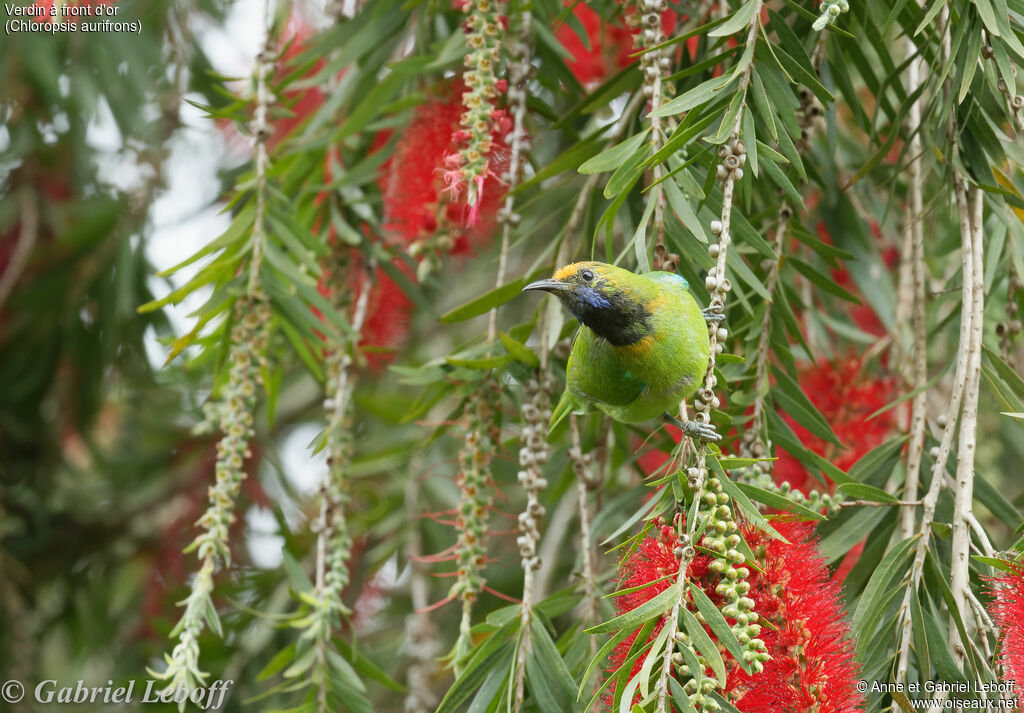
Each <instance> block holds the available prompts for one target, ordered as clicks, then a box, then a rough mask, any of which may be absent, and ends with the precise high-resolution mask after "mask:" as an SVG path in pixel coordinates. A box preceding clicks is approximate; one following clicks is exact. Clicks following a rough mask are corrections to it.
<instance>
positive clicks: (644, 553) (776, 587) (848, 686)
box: [610, 519, 862, 713]
mask: <svg viewBox="0 0 1024 713" xmlns="http://www.w3.org/2000/svg"><path fill="white" fill-rule="evenodd" d="M772 524H773V526H774V527H775V528H776V529H777V530H778V531H779V532H780V533H781V534H782V535H783V537H785V538H786V539H787V540H788V543H785V542H782V541H780V540H775V539H771V538H769V537H768V536H766V535H764V534H763V533H761V532H760V531H758V530H756V529H755V528H753V527H749V526H744V528H743V536H744V539H745V540H746V541H747V543H748V544H749V545H750V547H751V548H752V549H753V550H754V551H755V552H763V553H764V554H763V556H762V557H760V558H759V566H760V567H761V570H763V571H758V570H754V569H751V573H750V576H749V577H748V579H747V580H746V581H747V582H748V583H749V584H750V589H749V592H748V594H747V596H749V597H750V598H751V599H753V600H754V602H755V605H754V609H753V610H754V611H755V612H757V614H758V615H759V617H760V619H759V620H760V621H762V622H763V623H765V624H770V626H763V628H762V629H761V634H760V637H761V639H762V641H764V643H765V646H766V649H767V652H768V653H769V654H770V655H771V657H772V658H771V660H769V661H768V662H767V663H766V664H765V666H764V671H763V672H761V673H754V674H747V673H745V672H744V671H743V669H742V668H740V666H739V665H738V664H737V662H736V661H735V660H733V659H732V658H731V656H730V655H729V654H728V653H724V654H723V655H724V657H725V660H726V680H725V686H724V688H725V692H726V695H727V696H728V698H729V699H730V700H731V702H732V703H733V704H734V705H735V706H736V708H737V709H738V710H740V711H743V712H744V713H797V712H799V713H805V712H807V711H815V713H856V712H857V711H860V710H862V708H861V706H862V699H861V697H860V695H859V694H858V693H857V691H856V685H855V684H856V679H857V676H858V669H857V666H856V664H855V662H854V660H853V645H852V643H851V642H850V640H849V627H848V626H847V624H846V622H845V621H844V619H843V612H842V606H841V597H840V592H839V585H838V584H837V583H835V582H834V581H832V580H830V579H829V575H828V569H827V567H826V565H825V560H824V558H823V557H822V555H821V553H820V552H819V551H818V545H817V543H816V542H815V540H814V539H813V537H812V532H813V526H812V525H811V524H809V523H806V522H799V521H794V520H782V519H780V520H776V521H774V522H773V523H772ZM677 543H678V540H677V539H676V535H675V531H674V529H673V528H671V527H662V528H661V530H660V533H659V537H656V538H655V537H648V538H646V539H645V540H643V541H642V542H641V543H640V546H639V547H638V548H637V549H636V550H635V551H634V552H633V553H632V554H630V555H628V556H627V557H626V558H624V559H623V561H622V562H621V563H620V566H619V569H620V575H619V588H620V589H627V588H632V587H638V586H642V585H643V584H646V583H651V584H650V586H648V587H644V588H643V589H640V590H639V591H636V592H632V593H630V594H625V595H623V596H621V597H619V598H618V599H617V600H616V609H617V611H618V612H619V613H620V614H622V613H625V612H627V611H631V610H632V609H635V608H636V607H638V606H640V605H641V604H644V603H645V602H647V601H650V600H651V599H652V598H653V597H655V596H657V595H658V594H659V593H661V592H663V591H664V590H665V589H667V588H668V587H669V586H671V583H672V579H671V578H667V579H665V580H664V581H660V582H659V581H656V580H658V579H660V578H662V577H665V575H667V574H672V573H674V572H677V571H678V568H679V560H678V559H677V558H676V556H675V554H674V550H675V548H676V546H677ZM709 561H710V558H709V557H708V556H706V555H698V556H697V557H696V558H695V559H694V561H693V562H692V563H691V564H690V567H689V570H688V571H687V574H688V578H689V579H690V581H692V582H695V583H696V584H698V585H699V586H700V587H701V589H702V590H704V592H705V593H706V594H707V595H708V597H709V598H710V599H711V600H712V601H714V602H715V603H716V604H721V597H720V596H719V595H718V594H717V593H716V591H715V590H716V587H717V585H718V577H719V575H717V574H714V573H713V572H712V571H711V570H710V569H708V562H709ZM662 625H663V624H662V623H659V624H658V625H657V626H656V627H655V629H654V633H653V634H652V637H653V636H655V635H656V634H657V633H658V631H659V630H660V628H661V626H662ZM707 631H708V633H709V635H710V636H712V638H713V637H714V633H713V632H711V631H710V629H707ZM638 633H639V630H638V631H637V632H634V633H633V634H632V635H631V636H630V637H628V638H627V639H626V640H625V641H624V642H623V643H622V644H620V645H619V646H618V647H616V649H615V651H614V652H613V654H612V656H611V657H610V663H611V667H612V670H614V669H615V668H618V667H619V666H621V665H622V663H623V662H624V660H625V657H626V654H627V652H628V651H629V648H630V647H631V646H632V644H633V641H634V640H635V639H636V636H637V634H638ZM642 658H643V657H641V658H640V659H638V661H637V663H636V664H635V666H634V670H633V671H632V672H631V673H633V674H635V673H637V672H638V671H639V669H640V666H641V665H642V663H643V661H642Z"/></svg>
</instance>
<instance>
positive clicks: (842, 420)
mask: <svg viewBox="0 0 1024 713" xmlns="http://www.w3.org/2000/svg"><path fill="white" fill-rule="evenodd" d="M798 380H799V382H800V387H801V388H802V389H803V391H804V393H805V394H807V397H808V398H809V399H810V400H811V403H813V404H814V406H815V407H816V408H817V409H818V411H820V412H821V415H822V416H824V417H825V420H826V421H828V422H829V424H831V426H832V430H833V431H834V432H835V434H836V436H837V437H838V438H839V440H840V441H842V442H843V443H844V444H845V445H846V446H847V448H846V449H843V450H841V449H838V448H836V447H835V446H833V445H832V444H830V443H826V442H825V441H824V440H822V439H821V438H818V437H817V436H815V435H814V434H812V433H811V432H810V431H808V430H807V429H805V428H804V427H803V426H801V425H799V424H798V423H797V422H796V421H795V420H794V419H793V418H792V417H791V416H789V415H788V414H785V413H783V414H782V418H783V419H784V420H785V421H786V422H787V423H788V424H789V426H790V428H792V429H793V432H794V433H796V435H797V436H799V437H800V440H801V441H802V442H803V444H804V446H805V447H806V448H807V449H808V450H812V451H814V452H815V453H817V454H818V455H820V456H822V457H824V458H827V459H828V460H829V461H831V462H832V463H833V464H834V465H835V466H836V467H837V468H839V469H841V470H849V468H850V466H852V465H853V464H854V463H856V462H857V461H858V460H860V458H861V456H863V455H864V454H865V453H867V452H868V451H870V450H871V449H872V448H875V447H877V446H880V445H881V444H882V443H883V442H884V441H885V439H886V438H888V437H889V435H890V434H891V433H892V432H893V431H894V430H895V429H896V415H895V413H894V411H892V410H890V411H886V412H885V413H883V414H881V415H880V416H877V417H876V418H873V419H871V420H868V419H867V417H868V416H870V415H871V414H872V413H874V412H875V411H877V410H878V409H880V408H882V407H883V406H885V405H886V404H887V403H889V402H890V401H892V399H893V397H894V396H895V394H896V382H895V380H894V379H893V378H891V377H874V376H870V375H868V374H866V373H865V372H864V368H863V364H862V362H861V360H860V359H859V358H846V359H842V360H839V361H835V362H825V363H820V364H818V365H817V366H813V365H807V366H804V367H803V368H802V369H800V371H799V373H798ZM776 455H777V456H778V458H779V459H778V460H777V461H776V462H775V465H774V467H773V468H772V476H773V478H774V479H775V482H777V483H782V482H788V483H789V484H790V485H792V486H793V487H795V488H798V489H800V490H802V491H804V493H806V492H807V491H808V490H810V489H815V488H818V487H819V485H818V481H817V480H815V479H814V478H813V477H812V476H811V475H810V474H809V473H808V472H807V470H806V469H805V468H804V467H803V465H801V464H800V462H799V461H797V460H796V459H795V458H793V457H792V456H791V455H789V454H788V453H786V452H785V451H783V450H782V449H778V451H777V452H776Z"/></svg>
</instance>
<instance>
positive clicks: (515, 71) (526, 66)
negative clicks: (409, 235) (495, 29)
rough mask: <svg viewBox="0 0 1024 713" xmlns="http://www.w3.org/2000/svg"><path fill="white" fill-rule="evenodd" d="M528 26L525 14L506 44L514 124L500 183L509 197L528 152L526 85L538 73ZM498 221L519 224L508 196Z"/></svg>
mask: <svg viewBox="0 0 1024 713" xmlns="http://www.w3.org/2000/svg"><path fill="white" fill-rule="evenodd" d="M530 27H531V23H530V21H529V19H528V15H527V14H524V18H523V21H522V22H520V23H519V29H518V33H517V34H516V36H515V37H514V38H513V39H512V40H511V41H510V42H508V51H509V55H510V59H509V66H508V78H509V83H508V92H507V96H508V104H509V107H510V108H511V111H512V120H513V121H512V130H511V131H509V132H508V133H507V134H505V143H506V144H508V145H509V147H510V149H511V151H510V156H509V162H508V163H509V165H508V169H507V170H506V171H505V172H504V173H502V175H501V180H502V182H504V183H505V185H506V186H508V192H509V194H511V193H512V191H513V190H514V189H515V187H516V186H517V185H518V184H519V174H520V172H521V169H520V166H521V157H522V156H523V155H524V154H525V153H526V152H527V151H529V150H530V137H529V136H528V135H527V133H526V130H525V129H524V128H523V125H524V122H525V121H526V99H527V96H528V92H527V88H528V87H527V85H528V83H529V81H530V79H532V78H533V77H534V76H535V75H536V74H537V68H536V67H534V66H533V63H532V62H531V61H530ZM497 220H498V222H499V223H501V224H502V225H507V226H508V227H511V228H515V227H517V226H518V225H519V221H520V220H521V216H520V215H519V213H517V212H516V211H515V210H513V197H512V196H511V195H508V196H507V197H506V199H505V205H503V206H502V207H501V208H500V209H499V210H498V214H497Z"/></svg>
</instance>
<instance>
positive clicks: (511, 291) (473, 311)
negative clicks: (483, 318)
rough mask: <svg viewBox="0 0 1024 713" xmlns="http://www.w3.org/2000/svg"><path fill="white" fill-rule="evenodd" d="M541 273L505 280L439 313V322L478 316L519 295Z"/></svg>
mask: <svg viewBox="0 0 1024 713" xmlns="http://www.w3.org/2000/svg"><path fill="white" fill-rule="evenodd" d="M541 274H543V273H542V272H540V271H538V272H536V273H534V274H533V275H531V276H529V277H521V278H519V279H518V280H513V281H512V282H507V283H505V284H504V285H501V286H500V287H495V288H494V289H493V290H491V291H489V292H486V293H484V294H482V295H480V296H479V297H477V298H475V299H472V300H470V301H469V302H467V303H466V304H464V305H461V306H459V307H456V308H455V309H453V310H450V311H449V312H447V313H445V314H443V315H441V323H442V324H455V323H456V322H464V321H466V320H467V319H472V318H473V317H479V316H480V315H482V314H484V313H485V312H488V311H490V310H491V309H493V308H495V307H499V306H500V305H503V304H505V303H506V302H508V301H509V300H511V299H513V298H514V297H516V296H517V295H519V293H520V292H522V291H523V288H524V287H526V285H528V284H529V283H530V282H532V281H533V280H535V279H536V278H537V277H539V276H540V275H541Z"/></svg>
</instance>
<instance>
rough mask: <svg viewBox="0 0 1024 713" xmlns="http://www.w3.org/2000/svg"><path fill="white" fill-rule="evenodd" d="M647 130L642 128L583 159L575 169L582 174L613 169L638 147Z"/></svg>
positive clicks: (645, 136)
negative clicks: (581, 163) (613, 144)
mask: <svg viewBox="0 0 1024 713" xmlns="http://www.w3.org/2000/svg"><path fill="white" fill-rule="evenodd" d="M648 132H650V128H647V129H644V130H643V131H641V132H640V133H639V134H636V135H635V136H630V137H629V138H628V139H626V140H625V141H623V142H622V143H620V144H617V145H615V146H613V147H611V148H610V149H606V150H605V151H602V152H601V153H599V154H598V155H597V156H594V157H593V158H591V159H589V160H587V161H585V162H584V163H583V165H582V166H580V167H579V168H578V169H577V170H578V171H579V172H580V173H582V174H584V175H589V174H592V173H604V172H605V171H612V170H615V169H616V168H618V167H619V166H621V165H622V164H623V163H625V162H626V159H628V158H629V157H631V156H632V155H633V154H635V153H636V152H637V149H639V148H640V145H641V144H643V142H644V140H645V139H646V138H647V134H648Z"/></svg>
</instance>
